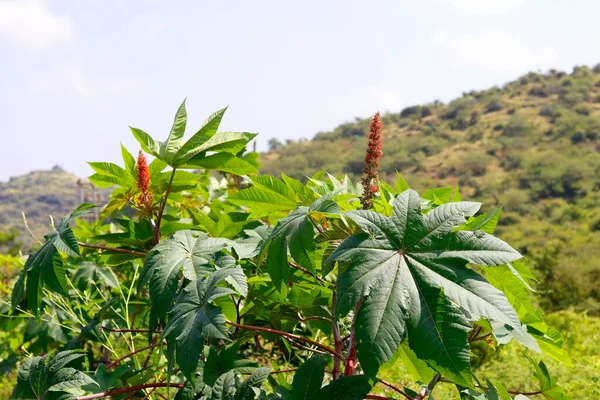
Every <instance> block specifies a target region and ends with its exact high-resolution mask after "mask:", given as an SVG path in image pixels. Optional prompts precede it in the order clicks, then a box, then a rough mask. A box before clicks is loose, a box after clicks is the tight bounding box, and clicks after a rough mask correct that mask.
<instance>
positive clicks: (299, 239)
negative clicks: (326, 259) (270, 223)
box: [264, 206, 320, 292]
mask: <svg viewBox="0 0 600 400" xmlns="http://www.w3.org/2000/svg"><path fill="white" fill-rule="evenodd" d="M308 211H309V208H308V207H304V206H302V207H298V208H297V209H296V210H294V211H293V212H292V213H290V215H289V216H287V217H286V218H282V219H280V220H279V222H278V223H277V226H275V229H273V232H272V233H271V235H270V236H269V239H268V240H267V242H266V243H265V245H264V248H265V249H268V254H267V259H266V262H265V267H266V268H267V271H268V272H269V275H271V279H272V280H273V283H274V285H275V287H276V288H277V290H279V291H280V292H283V291H284V290H285V288H286V287H287V284H288V280H289V277H290V271H289V269H290V266H289V264H288V252H287V251H288V247H289V250H290V254H291V256H292V258H293V259H294V261H296V262H297V263H298V264H299V265H300V266H302V267H304V268H306V269H307V270H309V271H310V272H313V273H315V272H316V270H317V267H318V264H319V262H320V261H319V257H318V256H317V253H316V250H317V247H316V243H315V237H314V236H315V233H314V227H313V224H312V223H311V222H310V220H309V218H308Z"/></svg>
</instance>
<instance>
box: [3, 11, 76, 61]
mask: <svg viewBox="0 0 600 400" xmlns="http://www.w3.org/2000/svg"><path fill="white" fill-rule="evenodd" d="M74 39H75V29H74V27H73V22H72V20H71V18H70V17H68V16H56V15H54V14H53V13H52V11H51V10H50V9H49V8H48V7H47V5H46V2H45V1H44V0H2V1H0V40H6V41H8V42H10V43H12V44H13V45H15V46H18V47H22V48H25V49H27V50H30V51H34V52H43V51H45V50H48V49H50V48H52V47H54V46H58V45H65V44H67V45H68V44H70V43H72V42H73V41H74Z"/></svg>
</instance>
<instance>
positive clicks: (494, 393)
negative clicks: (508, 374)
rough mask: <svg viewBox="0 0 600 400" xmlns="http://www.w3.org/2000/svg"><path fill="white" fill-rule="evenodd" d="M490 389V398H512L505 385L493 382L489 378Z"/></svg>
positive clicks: (504, 399)
mask: <svg viewBox="0 0 600 400" xmlns="http://www.w3.org/2000/svg"><path fill="white" fill-rule="evenodd" d="M487 384H488V390H487V393H486V395H487V398H488V400H511V398H510V394H509V393H508V391H507V390H506V388H505V387H504V386H502V385H501V384H500V383H492V382H491V381H490V380H489V379H488V380H487Z"/></svg>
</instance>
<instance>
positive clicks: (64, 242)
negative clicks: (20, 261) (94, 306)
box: [11, 203, 95, 315]
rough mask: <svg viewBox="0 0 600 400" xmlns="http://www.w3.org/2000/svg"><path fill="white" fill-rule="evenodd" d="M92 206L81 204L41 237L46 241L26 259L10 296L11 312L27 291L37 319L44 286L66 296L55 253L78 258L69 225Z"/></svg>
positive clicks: (66, 287)
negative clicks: (54, 228)
mask: <svg viewBox="0 0 600 400" xmlns="http://www.w3.org/2000/svg"><path fill="white" fill-rule="evenodd" d="M93 207H95V206H94V205H93V204H88V203H83V204H81V205H80V206H79V207H77V209H75V211H73V212H72V213H71V214H69V215H68V216H66V217H63V218H62V219H61V220H60V223H59V224H58V226H57V227H56V230H55V231H54V232H51V233H49V234H47V235H46V236H45V239H46V241H45V242H44V244H42V247H40V248H39V250H37V251H36V252H34V253H32V254H30V255H29V258H27V262H26V263H25V266H24V267H23V271H22V272H21V276H20V277H19V279H18V280H17V283H16V284H15V287H14V289H13V293H12V299H11V303H12V308H13V310H14V309H15V308H16V307H17V306H19V304H20V303H21V302H22V301H23V299H24V296H25V290H24V287H25V288H26V289H27V299H28V305H29V307H30V308H31V309H32V310H33V312H34V314H35V315H39V308H40V303H41V298H40V294H41V291H42V288H43V287H44V286H46V287H48V288H49V289H50V290H52V291H54V292H57V293H60V294H62V295H63V296H68V284H67V275H66V269H65V267H64V265H63V262H62V260H61V257H60V254H59V252H62V253H65V254H67V255H69V256H72V257H80V256H81V254H80V253H79V245H78V244H77V239H76V238H75V235H74V234H73V231H72V230H71V228H70V226H69V222H70V221H71V220H72V219H73V218H76V217H78V216H80V215H83V214H85V213H86V212H87V211H89V210H90V209H91V208H93Z"/></svg>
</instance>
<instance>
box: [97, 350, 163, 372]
mask: <svg viewBox="0 0 600 400" xmlns="http://www.w3.org/2000/svg"><path fill="white" fill-rule="evenodd" d="M158 346H160V344H151V345H150V346H146V347H142V348H141V349H137V350H136V351H132V352H131V353H128V354H125V355H124V356H123V357H121V358H119V359H116V360H115V361H113V362H111V363H110V364H108V365H107V366H106V369H107V370H108V369H111V368H112V367H114V366H115V365H117V364H118V363H120V362H121V361H123V360H125V359H127V358H129V357H131V356H134V355H136V354H137V353H140V352H142V351H144V350H148V349H153V348H155V347H158Z"/></svg>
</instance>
